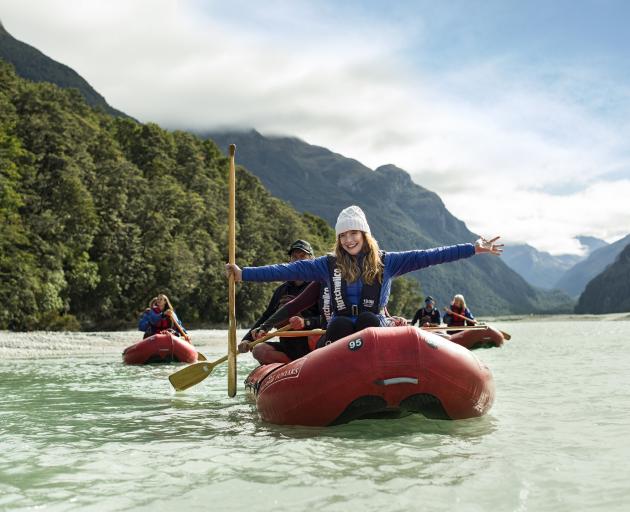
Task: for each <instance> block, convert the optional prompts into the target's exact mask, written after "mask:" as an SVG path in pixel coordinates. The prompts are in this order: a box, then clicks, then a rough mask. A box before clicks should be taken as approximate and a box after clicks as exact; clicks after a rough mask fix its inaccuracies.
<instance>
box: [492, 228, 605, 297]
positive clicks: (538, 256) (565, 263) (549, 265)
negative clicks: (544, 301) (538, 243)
mask: <svg viewBox="0 0 630 512" xmlns="http://www.w3.org/2000/svg"><path fill="white" fill-rule="evenodd" d="M576 239H577V240H578V241H579V242H580V245H581V246H582V248H583V250H584V253H583V254H581V255H577V254H560V255H557V256H555V255H552V254H549V253H548V252H544V251H539V250H537V249H535V248H534V247H532V246H531V245H528V244H507V245H506V247H505V251H504V253H503V261H505V263H506V264H507V265H508V267H510V268H511V269H513V270H515V271H516V272H518V273H519V274H520V275H521V276H523V277H524V278H525V280H526V281H527V282H528V283H529V284H532V285H534V286H538V287H540V288H544V289H545V290H552V289H554V288H558V286H557V283H558V281H559V280H560V279H561V278H562V276H563V275H564V273H565V272H566V271H567V270H569V269H570V268H572V267H573V266H574V265H576V264H577V263H579V262H580V261H582V260H584V259H586V258H587V257H588V256H589V255H590V254H591V253H592V252H593V251H594V250H596V249H599V248H600V247H604V246H606V245H608V243H607V242H606V241H605V240H601V239H599V238H595V237H592V236H578V237H576Z"/></svg>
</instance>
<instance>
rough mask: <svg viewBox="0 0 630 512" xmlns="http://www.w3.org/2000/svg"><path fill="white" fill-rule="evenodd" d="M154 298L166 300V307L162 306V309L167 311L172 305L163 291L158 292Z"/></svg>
mask: <svg viewBox="0 0 630 512" xmlns="http://www.w3.org/2000/svg"><path fill="white" fill-rule="evenodd" d="M155 299H156V300H157V299H164V301H165V302H166V307H165V308H164V311H168V310H169V309H173V305H172V304H171V301H170V300H169V299H168V297H167V296H166V295H164V294H163V293H160V294H159V295H158V296H157V297H156V298H155Z"/></svg>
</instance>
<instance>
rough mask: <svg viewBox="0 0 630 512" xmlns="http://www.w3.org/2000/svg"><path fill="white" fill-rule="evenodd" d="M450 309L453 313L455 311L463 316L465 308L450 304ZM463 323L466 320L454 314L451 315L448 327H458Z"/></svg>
mask: <svg viewBox="0 0 630 512" xmlns="http://www.w3.org/2000/svg"><path fill="white" fill-rule="evenodd" d="M451 311H452V312H453V313H457V314H459V315H462V316H464V314H465V312H466V309H465V308H458V307H457V306H451ZM465 323H466V320H464V319H463V318H460V317H458V316H455V315H451V321H450V323H449V327H451V326H457V327H460V326H463V325H465Z"/></svg>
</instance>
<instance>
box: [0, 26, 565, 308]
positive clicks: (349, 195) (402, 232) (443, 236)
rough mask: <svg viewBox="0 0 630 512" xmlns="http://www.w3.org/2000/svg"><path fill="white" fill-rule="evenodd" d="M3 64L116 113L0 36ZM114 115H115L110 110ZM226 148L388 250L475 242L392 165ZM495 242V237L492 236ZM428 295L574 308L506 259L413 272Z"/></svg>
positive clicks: (293, 199) (251, 144) (275, 142)
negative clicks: (356, 219)
mask: <svg viewBox="0 0 630 512" xmlns="http://www.w3.org/2000/svg"><path fill="white" fill-rule="evenodd" d="M0 48H2V54H1V55H0V56H1V57H2V58H3V59H5V60H8V61H9V62H11V63H12V64H13V65H14V66H15V68H16V71H17V73H18V74H19V75H21V76H23V77H24V78H28V79H30V80H34V81H49V82H52V83H55V84H57V85H59V86H61V87H76V88H77V89H79V91H80V92H81V93H82V94H83V95H84V97H85V98H86V99H87V100H88V102H89V103H90V104H92V105H98V106H100V107H102V108H103V109H105V110H106V111H108V112H111V113H113V114H114V115H119V116H125V114H124V113H122V112H120V111H117V110H115V109H112V108H111V107H110V106H109V105H107V103H106V102H105V100H104V98H103V97H102V96H100V95H99V94H98V93H96V91H94V89H92V87H90V86H89V84H88V83H87V82H86V81H85V80H83V79H82V78H81V77H80V76H79V75H78V74H76V73H75V72H74V71H73V70H71V69H70V68H68V67H67V66H64V65H63V64H60V63H58V62H55V61H54V60H52V59H49V58H48V57H46V56H45V55H44V54H43V53H41V52H39V51H38V50H36V49H35V48H32V47H30V46H29V45H26V44H24V43H21V42H19V41H17V40H16V39H14V38H13V37H12V36H10V34H8V32H6V30H4V28H2V29H1V30H0ZM110 109H111V110H110ZM204 135H205V136H208V135H209V136H210V137H211V138H213V139H215V140H216V142H217V143H218V144H219V145H220V147H222V148H223V149H225V147H226V145H227V144H228V143H236V144H237V145H238V149H237V161H238V163H239V164H240V165H243V166H244V167H246V168H247V169H248V170H249V171H251V172H252V173H253V174H255V175H256V176H258V177H259V179H260V180H261V181H262V183H263V184H264V185H265V186H266V187H267V188H268V189H269V190H270V191H271V192H272V193H273V194H274V195H276V196H277V197H279V198H281V199H284V200H286V201H288V202H290V203H291V204H292V205H293V206H294V207H295V208H296V209H298V210H300V211H307V212H311V213H313V214H316V215H319V216H321V217H323V218H324V219H325V220H326V221H327V222H329V223H330V224H331V225H334V222H335V220H336V217H337V214H338V213H339V211H340V210H341V209H342V208H343V207H345V206H348V205H350V204H358V205H360V206H361V207H362V208H363V209H364V210H365V211H366V213H367V216H368V220H369V222H370V225H371V228H372V231H373V233H374V234H375V236H376V237H377V239H378V240H379V242H380V243H381V246H382V247H383V248H384V249H386V250H404V249H411V248H427V247H434V246H439V245H448V244H453V243H461V242H471V241H474V240H475V239H476V238H477V235H475V234H473V233H472V232H470V231H469V230H468V229H467V228H466V226H465V224H464V223H463V222H462V221H460V220H458V219H457V218H455V217H454V216H453V215H451V214H450V212H448V210H447V209H446V208H445V206H444V204H443V202H442V201H441V200H440V198H439V197H438V196H437V195H436V194H435V193H433V192H431V191H429V190H427V189H425V188H423V187H420V186H419V185H416V184H415V183H413V181H412V180H411V178H410V176H409V174H408V173H407V172H405V171H404V170H402V169H399V168H397V167H396V166H394V165H385V166H382V167H379V168H378V169H376V170H371V169H369V168H367V167H366V166H364V165H362V164H361V163H360V162H358V161H356V160H353V159H351V158H346V157H344V156H342V155H339V154H335V153H333V152H331V151H329V150H327V149H325V148H321V147H317V146H313V145H310V144H307V143H306V142H303V141H301V140H299V139H295V138H290V137H276V138H271V137H263V136H262V135H261V134H259V133H257V132H256V131H249V132H244V133H225V132H223V133H212V134H204ZM488 235H490V234H488ZM415 274H416V276H415V277H417V278H419V279H420V281H421V282H422V288H423V291H424V292H425V293H430V294H431V295H433V296H435V297H436V298H437V299H438V301H439V303H440V305H441V306H443V305H446V304H447V303H448V302H450V299H451V298H452V295H453V294H455V293H463V294H464V295H465V296H466V298H467V300H468V302H469V304H470V305H471V307H472V308H473V310H474V311H475V312H476V313H477V314H505V313H535V312H567V311H570V310H572V308H573V302H572V301H571V300H570V299H569V297H567V296H566V295H564V294H562V293H559V292H547V291H543V290H537V289H534V288H532V287H531V286H530V285H529V284H528V283H527V282H526V281H525V280H524V279H523V278H522V277H521V276H520V275H518V274H517V273H516V272H514V271H513V270H511V269H510V268H508V267H507V266H506V265H505V263H504V262H503V261H501V259H500V258H494V257H490V256H480V257H473V258H470V259H467V260H464V261H461V262H456V263H451V264H446V265H439V266H436V267H432V268H430V269H425V270H422V271H419V272H417V273H415Z"/></svg>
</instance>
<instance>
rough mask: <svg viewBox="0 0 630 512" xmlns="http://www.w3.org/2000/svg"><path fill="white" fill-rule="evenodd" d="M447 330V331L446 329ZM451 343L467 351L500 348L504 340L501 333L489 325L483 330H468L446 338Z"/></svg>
mask: <svg viewBox="0 0 630 512" xmlns="http://www.w3.org/2000/svg"><path fill="white" fill-rule="evenodd" d="M446 330H448V329H446ZM446 337H447V339H449V340H451V341H452V342H453V343H457V344H458V345H461V346H462V347H466V348H467V349H468V350H474V349H476V348H490V347H500V346H502V345H503V343H504V342H505V338H504V337H503V334H501V331H499V330H497V329H495V328H494V327H491V326H489V325H486V326H483V328H475V329H470V330H468V331H459V332H456V333H454V334H451V335H447V336H446Z"/></svg>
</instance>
